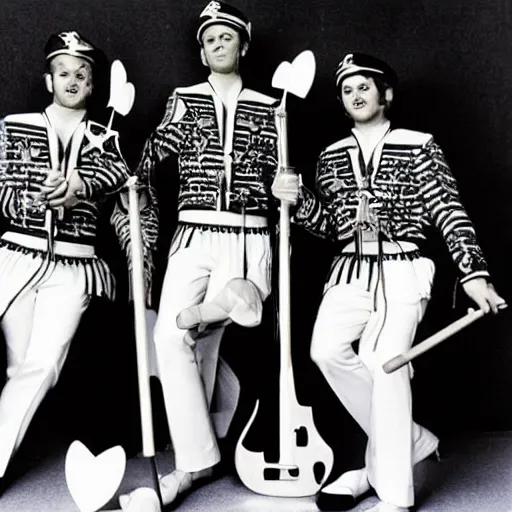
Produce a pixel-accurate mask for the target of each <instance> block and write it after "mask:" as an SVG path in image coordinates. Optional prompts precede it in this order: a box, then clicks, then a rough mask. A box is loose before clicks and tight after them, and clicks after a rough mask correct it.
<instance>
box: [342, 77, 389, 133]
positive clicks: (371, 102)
mask: <svg viewBox="0 0 512 512" xmlns="http://www.w3.org/2000/svg"><path fill="white" fill-rule="evenodd" d="M392 98H393V92H392V89H388V90H387V91H386V98H385V99H386V100H387V101H391V100H392ZM341 99H342V101H343V106H344V107H345V110H346V111H347V114H348V115H349V116H350V117H351V118H352V119H353V120H354V122H355V123H356V124H366V123H372V122H374V121H377V122H378V121H381V120H383V119H384V117H385V115H384V113H385V105H384V104H383V103H382V102H381V98H380V93H379V90H378V89H377V86H376V85H375V82H374V80H373V78H371V77H365V76H363V75H353V76H349V77H348V78H346V79H345V80H343V82H342V84H341Z"/></svg>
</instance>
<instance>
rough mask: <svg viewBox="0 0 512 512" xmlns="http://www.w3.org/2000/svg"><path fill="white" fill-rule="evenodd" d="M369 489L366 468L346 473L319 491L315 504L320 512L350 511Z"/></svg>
mask: <svg viewBox="0 0 512 512" xmlns="http://www.w3.org/2000/svg"><path fill="white" fill-rule="evenodd" d="M370 489H371V486H370V483H369V482H368V473H367V471H366V468H362V469H356V470H354V471H347V472H346V473H343V474H342V475H341V476H340V477H339V478H338V479H337V480H334V482H331V483H330V484H329V485H326V486H325V487H324V488H323V489H322V490H321V491H320V493H319V494H318V497H317V501H316V504H317V506H318V508H319V509H320V510H350V509H352V508H354V507H355V506H356V505H357V503H358V501H360V500H361V499H362V498H363V497H364V496H365V495H366V494H367V493H368V492H369V491H370Z"/></svg>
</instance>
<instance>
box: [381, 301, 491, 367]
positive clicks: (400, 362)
mask: <svg viewBox="0 0 512 512" xmlns="http://www.w3.org/2000/svg"><path fill="white" fill-rule="evenodd" d="M484 315H485V313H484V312H483V311H482V310H481V309H479V310H477V311H475V310H474V309H472V308H470V309H468V313H467V315H465V316H463V317H462V318H459V319H458V320H456V321H455V322H453V323H451V324H450V325H448V326H446V327H445V328H444V329H441V330H440V331H438V332H436V333H435V334H433V335H432V336H430V337H428V338H427V339H426V340H423V341H422V342H421V343H418V345H416V346H415V347H412V348H411V349H410V350H408V351H407V352H405V353H404V354H400V355H398V356H396V357H393V359H390V360H389V361H388V362H387V363H384V365H383V366H382V368H383V369H384V371H385V372H386V373H392V372H394V371H395V370H398V369H399V368H402V366H404V365H406V364H407V363H408V362H409V361H412V360H413V359H414V358H415V357H418V356H420V355H421V354H424V353H425V352H426V351H427V350H430V349H431V348H433V347H435V346H436V345H438V344H439V343H441V342H442V341H444V340H446V339H447V338H449V337H450V336H453V335H454V334H456V333H458V332H459V331H461V330H462V329H464V327H467V326H468V325H470V324H472V323H473V322H474V321H475V320H478V319H479V318H482V317H483V316H484Z"/></svg>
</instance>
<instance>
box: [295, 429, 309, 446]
mask: <svg viewBox="0 0 512 512" xmlns="http://www.w3.org/2000/svg"><path fill="white" fill-rule="evenodd" d="M295 443H296V445H297V446H307V445H308V431H307V429H306V427H299V428H296V429H295Z"/></svg>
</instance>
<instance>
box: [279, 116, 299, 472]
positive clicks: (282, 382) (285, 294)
mask: <svg viewBox="0 0 512 512" xmlns="http://www.w3.org/2000/svg"><path fill="white" fill-rule="evenodd" d="M276 125H277V133H278V159H279V172H289V161H288V139H287V119H286V112H285V110H284V107H282V108H281V107H279V108H278V109H277V111H276ZM290 311H291V309H290V205H289V203H287V202H285V201H281V208H280V217H279V340H280V373H279V446H280V455H281V456H280V459H281V462H288V463H290V464H292V463H293V462H292V454H293V452H292V450H293V438H292V436H291V417H290V404H291V403H292V401H294V400H295V385H294V378H293V369H292V357H291V315H290Z"/></svg>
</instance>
